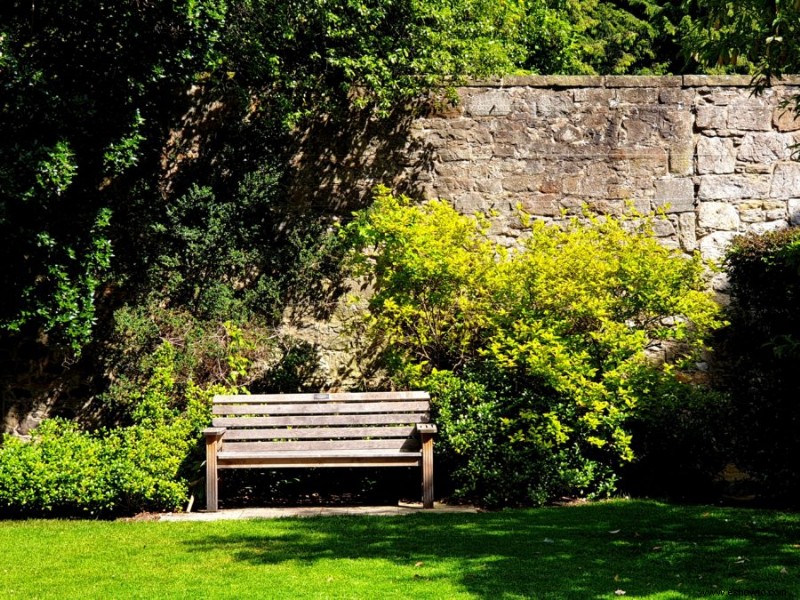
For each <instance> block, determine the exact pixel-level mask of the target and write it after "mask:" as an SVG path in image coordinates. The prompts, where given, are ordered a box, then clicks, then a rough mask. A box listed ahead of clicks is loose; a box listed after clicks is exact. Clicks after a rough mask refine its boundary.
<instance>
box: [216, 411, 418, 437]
mask: <svg viewBox="0 0 800 600" xmlns="http://www.w3.org/2000/svg"><path fill="white" fill-rule="evenodd" d="M428 421H429V417H428V415H427V414H420V413H415V414H409V413H387V414H382V415H305V416H302V415H294V416H288V417H219V418H215V419H213V420H212V424H213V426H214V427H226V428H234V427H235V428H250V427H320V426H327V425H334V426H336V425H408V424H412V423H427V422H428ZM226 435H227V433H226Z"/></svg>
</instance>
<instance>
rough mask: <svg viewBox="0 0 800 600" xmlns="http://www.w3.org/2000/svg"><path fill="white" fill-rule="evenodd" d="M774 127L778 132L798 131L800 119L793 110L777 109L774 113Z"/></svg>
mask: <svg viewBox="0 0 800 600" xmlns="http://www.w3.org/2000/svg"><path fill="white" fill-rule="evenodd" d="M772 125H773V127H775V129H777V130H778V131H797V130H799V129H800V117H798V116H797V115H796V114H795V112H794V111H793V110H792V109H791V108H780V107H779V108H776V109H775V110H774V111H773V112H772Z"/></svg>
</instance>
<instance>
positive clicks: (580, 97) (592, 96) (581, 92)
mask: <svg viewBox="0 0 800 600" xmlns="http://www.w3.org/2000/svg"><path fill="white" fill-rule="evenodd" d="M613 96H614V91H613V90H607V89H604V88H578V89H576V90H573V91H572V99H573V101H574V102H578V103H583V102H585V103H588V104H591V105H594V106H597V105H605V104H607V103H608V101H609V100H611V98H612V97H613Z"/></svg>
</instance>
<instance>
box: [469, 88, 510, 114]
mask: <svg viewBox="0 0 800 600" xmlns="http://www.w3.org/2000/svg"><path fill="white" fill-rule="evenodd" d="M464 108H465V111H466V113H467V114H468V115H471V116H473V117H499V116H503V115H507V114H509V113H510V112H511V97H510V96H509V95H508V94H507V93H506V92H505V91H503V90H497V91H489V92H484V93H478V94H475V95H472V96H469V97H468V98H467V99H466V101H465V102H464Z"/></svg>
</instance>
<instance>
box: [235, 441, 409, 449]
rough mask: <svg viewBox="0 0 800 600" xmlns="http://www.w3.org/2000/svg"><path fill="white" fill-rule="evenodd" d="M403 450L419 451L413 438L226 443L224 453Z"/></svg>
mask: <svg viewBox="0 0 800 600" xmlns="http://www.w3.org/2000/svg"><path fill="white" fill-rule="evenodd" d="M375 449H380V450H404V451H408V452H416V451H419V449H420V445H419V441H418V440H416V439H413V438H404V439H398V438H393V439H383V440H314V441H300V442H297V441H295V442H228V443H226V444H225V451H226V452H285V451H292V450H375Z"/></svg>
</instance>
